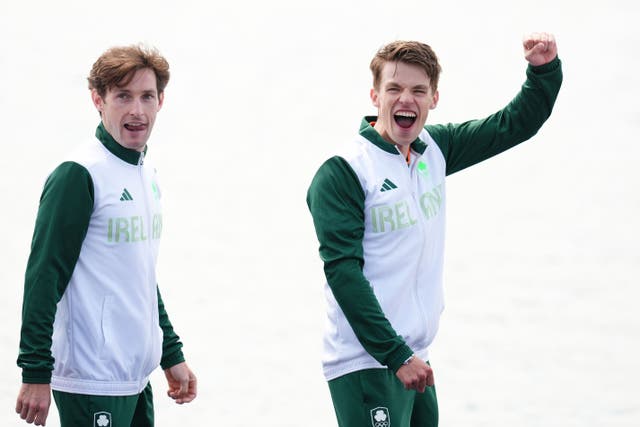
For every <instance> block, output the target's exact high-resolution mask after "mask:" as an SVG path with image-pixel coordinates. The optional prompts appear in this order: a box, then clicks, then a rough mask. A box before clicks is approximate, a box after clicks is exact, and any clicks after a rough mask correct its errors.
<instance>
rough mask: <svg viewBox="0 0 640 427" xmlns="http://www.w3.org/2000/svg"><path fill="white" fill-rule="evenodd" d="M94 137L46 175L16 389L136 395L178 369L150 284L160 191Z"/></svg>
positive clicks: (135, 162) (134, 164) (140, 161)
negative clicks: (161, 372) (35, 386)
mask: <svg viewBox="0 0 640 427" xmlns="http://www.w3.org/2000/svg"><path fill="white" fill-rule="evenodd" d="M96 137H97V138H96V139H94V140H92V141H91V142H89V143H87V144H85V145H83V146H81V147H80V148H79V149H78V150H76V151H75V152H73V153H72V154H71V155H70V156H69V157H68V159H67V161H65V162H63V163H62V164H60V165H59V166H58V167H57V168H56V169H55V170H54V171H53V172H52V173H51V175H50V176H49V177H48V179H47V181H46V183H45V186H44V190H43V192H42V196H41V199H40V207H39V209H38V216H37V219H36V226H35V231H34V235H33V241H32V244H31V254H30V256H29V261H28V264H27V271H26V275H25V287H24V301H23V308H22V330H21V337H20V338H21V339H20V354H19V356H18V365H19V366H20V367H21V368H22V378H23V382H25V383H49V382H50V383H51V387H52V388H53V389H54V390H59V391H64V392H69V393H79V394H91V395H105V396H124V395H133V394H137V393H140V392H141V391H142V389H143V388H144V387H145V386H146V384H147V382H148V377H149V375H150V374H151V372H152V371H153V370H154V369H155V368H156V367H157V366H158V365H159V364H162V366H163V367H164V368H167V367H170V366H173V365H175V364H177V363H180V362H182V361H184V357H183V355H182V350H181V347H182V344H181V343H180V341H179V338H178V336H177V335H176V334H175V333H174V332H173V328H172V326H171V323H170V321H169V318H168V316H167V313H166V311H165V309H164V305H163V302H162V299H161V297H160V293H159V290H158V287H157V282H156V273H155V267H156V260H157V256H158V246H159V242H160V236H161V233H162V211H161V205H160V188H159V186H158V181H157V177H156V172H155V169H154V168H153V167H152V166H151V165H150V164H149V162H148V160H147V159H145V153H140V152H137V151H134V150H129V149H127V148H124V147H122V146H121V145H120V144H118V143H117V142H116V141H115V140H114V139H113V138H112V137H111V135H109V134H108V133H107V131H106V130H105V128H104V127H103V125H102V124H100V125H99V126H98V129H97V130H96Z"/></svg>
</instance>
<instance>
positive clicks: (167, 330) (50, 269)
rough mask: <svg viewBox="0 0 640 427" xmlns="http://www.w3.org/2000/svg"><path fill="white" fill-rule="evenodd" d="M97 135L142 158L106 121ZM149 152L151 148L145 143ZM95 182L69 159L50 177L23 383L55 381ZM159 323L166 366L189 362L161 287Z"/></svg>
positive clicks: (30, 274) (122, 154)
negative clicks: (55, 348)
mask: <svg viewBox="0 0 640 427" xmlns="http://www.w3.org/2000/svg"><path fill="white" fill-rule="evenodd" d="M96 137H97V138H98V139H99V140H100V141H101V142H102V144H103V145H104V146H105V147H106V148H107V149H108V150H109V151H110V152H111V153H112V154H114V155H115V156H117V157H118V158H120V159H121V160H123V161H125V162H127V163H129V164H132V165H137V164H138V163H139V161H140V158H141V157H142V155H141V153H140V152H138V151H135V150H130V149H128V148H125V147H122V146H121V145H120V144H118V143H117V142H116V141H115V140H114V139H113V137H112V136H111V135H110V134H109V133H108V132H107V131H106V130H105V128H104V126H103V124H102V122H101V123H100V124H99V126H98V127H97V129H96ZM145 152H146V147H145ZM93 189H94V187H93V181H92V180H91V175H90V173H89V171H87V169H86V168H84V167H83V166H81V165H79V164H78V163H75V162H64V163H62V164H61V165H60V166H58V167H57V168H56V169H55V170H54V171H53V172H52V173H51V175H50V176H49V178H48V179H47V181H46V183H45V186H44V189H43V192H42V196H41V197H40V206H39V208H38V214H37V218H36V224H35V229H34V233H33V238H32V242H31V253H30V255H29V260H28V262H27V269H26V273H25V283H24V295H23V303H22V327H21V331H20V350H19V355H18V360H17V364H18V366H19V367H21V368H22V381H23V382H24V383H32V384H48V383H50V382H51V372H52V370H53V364H54V360H53V356H52V354H51V343H52V338H51V337H52V334H53V322H54V319H55V315H56V305H57V303H58V302H59V301H60V299H61V298H62V295H63V294H64V292H65V290H66V288H67V286H68V284H69V280H70V279H71V275H72V274H73V270H74V268H75V265H76V262H77V261H78V258H79V256H80V250H81V248H82V242H83V240H84V238H85V236H86V233H87V229H88V227H89V222H90V220H91V214H92V211H93V204H94V193H93V191H94V190H93ZM158 311H159V324H160V327H161V328H162V331H163V345H162V349H163V354H162V361H161V364H162V367H163V368H164V369H166V368H168V367H171V366H173V365H176V364H178V363H180V362H183V361H184V355H183V354H182V350H181V348H182V343H181V342H180V339H179V337H178V336H177V335H176V334H175V332H174V331H173V327H172V325H171V322H170V320H169V317H168V315H167V312H166V310H165V308H164V304H163V302H162V299H161V298H160V293H159V291H158Z"/></svg>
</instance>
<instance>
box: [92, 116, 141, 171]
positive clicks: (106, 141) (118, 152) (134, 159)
mask: <svg viewBox="0 0 640 427" xmlns="http://www.w3.org/2000/svg"><path fill="white" fill-rule="evenodd" d="M96 138H98V139H99V140H100V142H102V145H104V146H105V147H106V149H107V150H109V151H110V152H111V154H113V155H114V156H116V157H117V158H119V159H120V160H122V161H125V162H127V163H129V164H132V165H137V164H139V163H140V159H142V158H144V155H145V154H147V147H146V146H145V147H144V152H142V153H141V152H139V151H136V150H132V149H130V148H126V147H123V146H122V145H120V144H118V142H117V141H116V140H115V139H113V136H111V134H110V133H109V132H107V130H106V129H105V128H104V125H103V124H102V122H100V124H99V125H98V128H97V129H96Z"/></svg>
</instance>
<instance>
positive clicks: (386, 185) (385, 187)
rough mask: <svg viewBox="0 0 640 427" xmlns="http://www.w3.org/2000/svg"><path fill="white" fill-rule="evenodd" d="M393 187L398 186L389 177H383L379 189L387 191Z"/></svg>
mask: <svg viewBox="0 0 640 427" xmlns="http://www.w3.org/2000/svg"><path fill="white" fill-rule="evenodd" d="M394 188H398V186H397V185H395V184H394V183H393V182H391V180H390V179H389V178H385V179H384V182H383V183H382V187H381V188H380V191H389V190H393V189H394Z"/></svg>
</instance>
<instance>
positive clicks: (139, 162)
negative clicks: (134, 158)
mask: <svg viewBox="0 0 640 427" xmlns="http://www.w3.org/2000/svg"><path fill="white" fill-rule="evenodd" d="M143 164H144V151H141V152H140V158H139V159H138V166H142V165H143Z"/></svg>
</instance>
